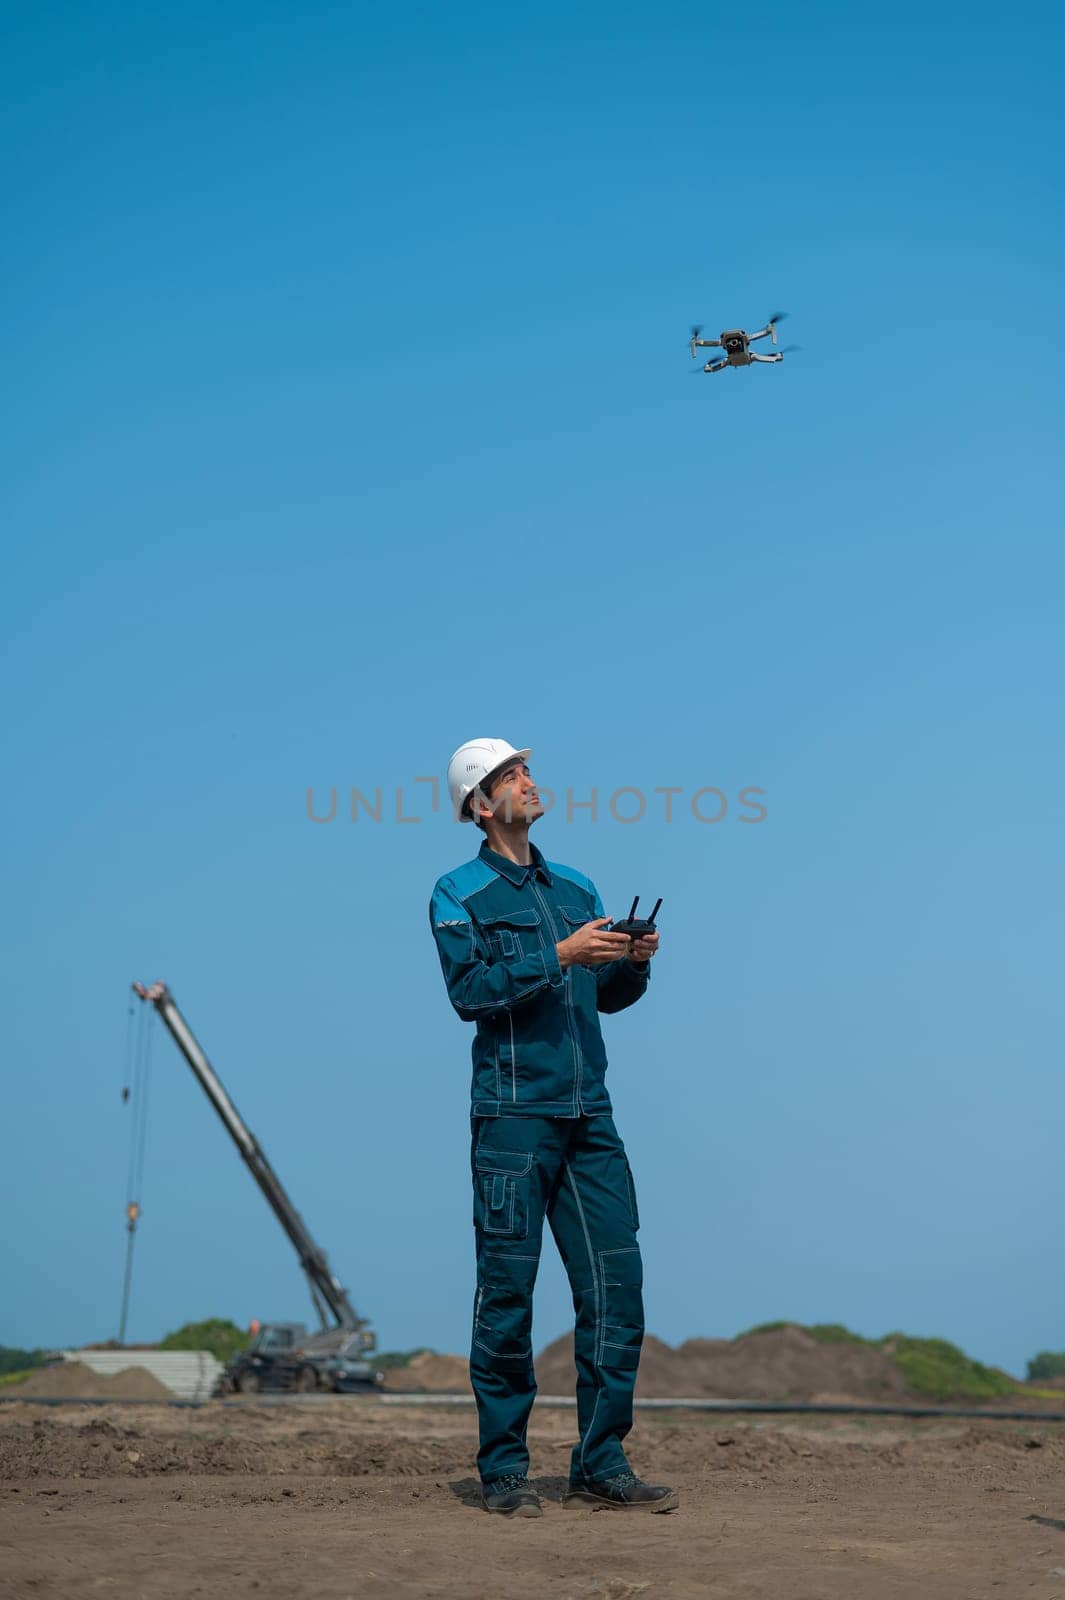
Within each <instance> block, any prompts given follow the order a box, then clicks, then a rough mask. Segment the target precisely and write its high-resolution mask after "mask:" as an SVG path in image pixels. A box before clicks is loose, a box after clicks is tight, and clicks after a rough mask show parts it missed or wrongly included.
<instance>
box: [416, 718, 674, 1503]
mask: <svg viewBox="0 0 1065 1600" xmlns="http://www.w3.org/2000/svg"><path fill="white" fill-rule="evenodd" d="M530 754H531V752H530V751H529V750H515V749H514V747H513V746H512V745H510V744H508V743H507V742H506V740H505V739H474V740H471V741H470V742H469V743H467V744H464V745H461V746H460V747H459V749H458V750H456V751H455V754H454V755H453V756H452V758H451V761H450V763H449V765H448V787H449V790H450V793H451V801H452V804H453V806H454V808H455V812H456V814H457V815H458V816H459V817H460V818H461V819H462V821H464V822H475V823H476V825H477V827H478V828H480V829H481V831H482V832H483V834H484V841H483V843H482V844H481V848H480V853H479V854H478V855H477V857H476V858H475V859H474V860H473V861H468V862H466V863H465V865H463V866H461V867H459V868H457V869H456V870H455V871H454V872H450V873H448V874H446V876H444V877H442V878H441V879H440V880H439V881H438V883H437V885H436V888H435V890H434V892H433V898H432V903H431V906H430V920H431V924H432V929H433V936H434V938H435V939H436V945H437V950H438V952H439V955H440V963H441V966H442V967H443V971H444V980H445V982H446V984H447V991H448V995H449V997H450V999H451V1003H452V1005H453V1006H454V1008H455V1010H456V1011H457V1012H458V1014H459V1016H460V1017H462V1018H463V1020H464V1021H466V1022H474V1023H476V1025H477V1031H476V1034H475V1036H474V1041H473V1106H472V1132H473V1139H472V1167H473V1194H474V1224H475V1228H476V1240H477V1296H476V1301H475V1305H474V1319H473V1343H472V1349H471V1356H470V1378H471V1381H472V1383H473V1389H474V1394H475V1395H476V1398H477V1410H478V1417H479V1422H480V1449H479V1451H478V1455H477V1466H478V1469H479V1471H480V1475H481V1483H482V1494H483V1504H484V1507H485V1510H486V1511H493V1512H497V1513H500V1514H502V1515H506V1516H531V1517H535V1516H539V1515H540V1510H541V1508H540V1502H539V1499H538V1498H537V1496H536V1494H535V1492H534V1491H533V1489H532V1488H531V1486H530V1484H529V1480H528V1476H527V1473H528V1468H529V1451H528V1446H527V1444H526V1431H527V1428H528V1422H529V1413H530V1412H531V1410H532V1405H533V1400H534V1398H535V1395H536V1380H535V1377H534V1375H533V1359H532V1342H531V1341H532V1295H533V1285H534V1284H535V1281H536V1270H537V1266H538V1265H539V1259H540V1245H541V1238H542V1232H543V1223H544V1218H545V1217H546V1219H547V1221H548V1223H549V1225H550V1228H551V1231H552V1233H553V1234H554V1237H555V1242H556V1243H557V1245H558V1248H559V1252H560V1254H561V1256H562V1260H563V1262H564V1264H565V1267H566V1272H567V1274H568V1276H569V1280H570V1285H571V1287H572V1289H573V1304H574V1309H575V1311H576V1330H575V1355H576V1362H577V1425H578V1430H579V1435H580V1437H579V1440H578V1442H577V1445H576V1446H575V1448H574V1451H573V1457H572V1462H571V1466H570V1484H569V1489H568V1491H567V1494H566V1496H565V1499H564V1502H563V1503H564V1504H565V1505H569V1506H592V1507H596V1506H609V1507H613V1508H616V1509H619V1510H629V1511H636V1510H645V1511H647V1510H649V1511H672V1510H673V1509H674V1508H675V1507H676V1505H677V1496H676V1494H675V1493H674V1492H673V1490H671V1489H667V1488H664V1487H660V1486H658V1487H656V1486H654V1485H651V1484H647V1483H644V1482H642V1480H641V1479H639V1478H638V1477H636V1475H635V1474H634V1473H633V1471H632V1470H631V1468H630V1466H629V1463H628V1461H627V1459H626V1457H625V1452H624V1450H623V1449H622V1440H623V1439H624V1438H625V1436H626V1435H627V1434H628V1432H629V1430H630V1429H631V1427H632V1391H633V1386H634V1384H635V1381H636V1369H637V1367H638V1365H639V1360H640V1347H641V1345H642V1342H643V1299H642V1293H641V1289H642V1284H643V1269H642V1264H641V1260H640V1247H639V1244H638V1242H637V1239H636V1230H637V1228H638V1227H639V1218H638V1215H637V1211H636V1193H635V1189H634V1188H633V1183H632V1173H631V1170H630V1168H629V1164H628V1160H627V1158H626V1156H625V1149H624V1146H623V1145H622V1142H621V1140H620V1138H619V1137H618V1133H617V1129H616V1128H615V1127H614V1123H613V1119H612V1117H611V1106H610V1098H609V1096H608V1094H607V1091H606V1084H605V1081H604V1075H605V1072H606V1065H607V1062H606V1052H605V1050H604V1047H603V1036H602V1032H601V1029H600V1026H599V1015H598V1013H599V1012H600V1011H622V1010H624V1008H625V1007H626V1006H630V1005H632V1004H633V1003H634V1002H635V1001H636V1000H638V999H639V998H640V996H641V995H642V994H643V993H644V990H645V989H646V988H647V981H648V976H649V971H650V962H651V960H652V958H653V957H654V955H655V954H656V952H657V950H658V934H657V933H653V934H650V935H647V936H645V937H642V938H638V939H629V938H628V936H627V935H625V934H622V933H613V932H611V931H610V928H609V926H608V923H609V920H610V919H609V918H608V917H605V916H604V915H603V906H602V902H601V900H600V899H599V895H598V894H597V892H596V889H595V885H594V884H593V883H591V881H590V880H589V879H588V878H586V877H584V875H583V874H582V873H580V872H575V871H574V870H573V868H572V867H562V866H559V865H558V864H557V863H556V862H553V861H551V862H548V861H545V860H544V858H543V856H542V855H541V853H540V851H539V850H538V849H537V848H536V846H535V845H533V844H531V843H530V842H529V829H530V827H531V826H532V824H533V823H534V822H536V820H537V819H538V818H539V817H542V816H543V814H544V808H543V806H542V805H541V803H540V797H539V795H538V794H537V792H536V785H535V783H534V782H533V779H532V776H531V774H530V772H529V768H528V766H527V765H526V761H527V758H528V757H529V755H530Z"/></svg>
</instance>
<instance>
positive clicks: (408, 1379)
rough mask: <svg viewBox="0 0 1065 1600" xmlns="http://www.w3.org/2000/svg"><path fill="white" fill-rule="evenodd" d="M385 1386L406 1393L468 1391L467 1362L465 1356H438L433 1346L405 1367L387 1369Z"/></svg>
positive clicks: (461, 1392)
mask: <svg viewBox="0 0 1065 1600" xmlns="http://www.w3.org/2000/svg"><path fill="white" fill-rule="evenodd" d="M384 1387H385V1388H386V1389H403V1390H406V1391H407V1392H408V1393H409V1392H410V1391H411V1390H414V1391H416V1392H419V1393H421V1392H428V1393H439V1394H469V1393H470V1364H469V1362H468V1361H467V1360H466V1358H465V1356H438V1355H437V1354H436V1353H435V1351H433V1350H423V1351H422V1353H421V1355H419V1356H415V1357H414V1358H413V1359H412V1360H411V1361H408V1362H407V1365H406V1366H405V1367H393V1368H392V1370H391V1371H390V1372H387V1373H386V1374H385V1381H384Z"/></svg>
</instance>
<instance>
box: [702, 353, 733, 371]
mask: <svg viewBox="0 0 1065 1600" xmlns="http://www.w3.org/2000/svg"><path fill="white" fill-rule="evenodd" d="M727 366H728V357H727V356H726V357H725V360H724V361H708V362H707V363H706V366H705V367H704V368H703V371H704V372H720V371H721V368H722V367H727Z"/></svg>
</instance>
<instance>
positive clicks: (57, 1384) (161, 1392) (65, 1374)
mask: <svg viewBox="0 0 1065 1600" xmlns="http://www.w3.org/2000/svg"><path fill="white" fill-rule="evenodd" d="M23 1395H27V1396H33V1395H36V1396H39V1397H40V1398H41V1399H42V1400H56V1399H72V1400H172V1399H173V1398H174V1397H173V1395H172V1394H171V1392H170V1390H169V1389H168V1388H167V1387H166V1385H165V1384H163V1383H160V1382H159V1379H158V1378H156V1377H154V1376H153V1375H152V1373H150V1372H148V1371H147V1370H146V1368H144V1367H132V1366H131V1367H124V1368H123V1369H122V1371H121V1372H116V1373H114V1374H112V1376H111V1377H107V1378H105V1377H101V1375H100V1374H99V1373H98V1372H93V1370H92V1368H91V1367H87V1366H85V1364H84V1363H83V1362H81V1361H61V1362H59V1363H58V1364H57V1365H56V1366H54V1367H42V1368H41V1369H40V1371H38V1372H32V1373H31V1374H30V1376H29V1377H28V1378H24V1379H23V1380H22V1382H21V1383H17V1384H13V1385H12V1386H11V1387H10V1389H9V1390H8V1396H9V1397H10V1398H11V1399H15V1398H16V1397H18V1398H21V1397H22V1396H23Z"/></svg>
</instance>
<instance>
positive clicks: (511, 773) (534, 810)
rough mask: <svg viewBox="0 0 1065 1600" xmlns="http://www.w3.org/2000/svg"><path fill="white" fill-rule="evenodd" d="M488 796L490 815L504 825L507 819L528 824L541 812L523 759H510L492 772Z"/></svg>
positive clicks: (529, 773) (542, 810)
mask: <svg viewBox="0 0 1065 1600" xmlns="http://www.w3.org/2000/svg"><path fill="white" fill-rule="evenodd" d="M488 799H489V802H490V804H491V807H492V815H493V817H494V818H495V820H496V822H497V823H500V822H501V823H503V825H504V826H506V824H507V823H508V822H523V823H526V824H529V823H532V822H535V821H536V819H537V817H542V816H543V814H544V808H543V806H542V805H541V804H540V796H539V794H538V793H537V791H536V785H535V783H534V782H533V779H532V773H531V772H530V771H529V769H528V767H527V766H526V765H525V762H524V761H512V762H511V763H510V765H509V766H506V767H503V768H502V769H501V770H500V771H499V772H497V773H496V775H495V777H494V778H493V779H492V787H491V790H490V791H489V795H488Z"/></svg>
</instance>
